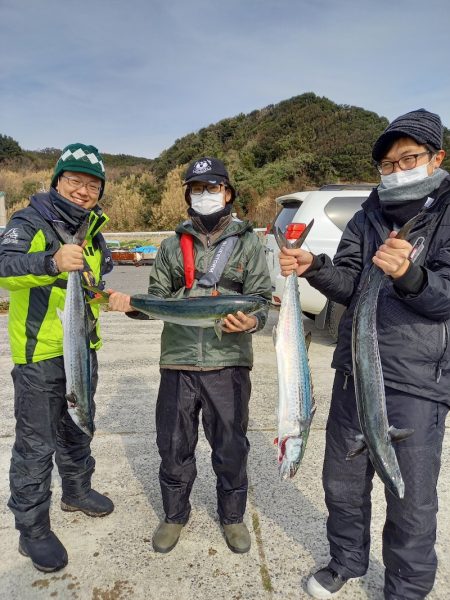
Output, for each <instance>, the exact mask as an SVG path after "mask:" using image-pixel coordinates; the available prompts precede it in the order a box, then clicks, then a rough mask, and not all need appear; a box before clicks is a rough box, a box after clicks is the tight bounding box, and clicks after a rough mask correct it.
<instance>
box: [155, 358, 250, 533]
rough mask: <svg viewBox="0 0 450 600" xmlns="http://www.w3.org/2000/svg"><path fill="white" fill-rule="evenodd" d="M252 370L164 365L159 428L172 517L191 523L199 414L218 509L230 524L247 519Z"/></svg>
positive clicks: (161, 478)
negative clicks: (249, 409) (207, 445)
mask: <svg viewBox="0 0 450 600" xmlns="http://www.w3.org/2000/svg"><path fill="white" fill-rule="evenodd" d="M250 391H251V384H250V374H249V369H248V368H246V367H226V368H224V369H219V370H214V371H181V370H180V371H176V370H171V369H161V383H160V387H159V394H158V401H157V405H156V431H157V444H158V450H159V454H160V456H161V466H160V471H159V481H160V485H161V492H162V498H163V505H164V511H165V514H166V521H167V522H168V523H186V522H187V520H188V519H189V513H190V510H191V505H190V503H189V495H190V492H191V489H192V485H193V483H194V480H195V477H196V475H197V469H196V464H195V447H196V445H197V440H198V424H199V413H200V409H201V410H202V422H203V429H204V431H205V436H206V438H207V440H208V442H209V444H210V446H211V449H212V455H211V460H212V466H213V469H214V472H215V474H216V476H217V506H218V507H217V512H218V514H219V518H220V522H221V523H222V524H224V525H230V524H232V523H241V522H242V520H243V516H244V512H245V506H246V502H247V487H248V482H247V455H248V451H249V447H250V444H249V442H248V440H247V437H246V432H247V426H248V404H249V399H250Z"/></svg>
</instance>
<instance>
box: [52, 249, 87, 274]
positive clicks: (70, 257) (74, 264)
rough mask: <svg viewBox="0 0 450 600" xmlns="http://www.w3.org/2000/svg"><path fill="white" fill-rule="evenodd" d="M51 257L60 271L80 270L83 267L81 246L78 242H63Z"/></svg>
mask: <svg viewBox="0 0 450 600" xmlns="http://www.w3.org/2000/svg"><path fill="white" fill-rule="evenodd" d="M53 258H54V259H55V262H56V265H57V267H58V269H59V272H60V273H68V272H70V271H81V270H82V269H83V268H84V261H83V247H82V246H79V245H78V244H64V245H63V246H61V248H60V249H59V250H58V251H57V252H56V254H55V255H54V256H53Z"/></svg>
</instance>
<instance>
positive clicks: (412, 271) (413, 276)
mask: <svg viewBox="0 0 450 600" xmlns="http://www.w3.org/2000/svg"><path fill="white" fill-rule="evenodd" d="M425 284H426V274H425V271H424V270H423V269H422V267H419V266H418V265H415V264H413V263H409V267H408V270H407V271H406V273H405V274H404V275H402V276H401V277H399V278H398V279H395V280H394V287H395V290H396V291H397V292H399V293H400V294H402V295H405V296H406V295H417V294H419V293H420V292H421V291H422V289H423V288H424V286H425Z"/></svg>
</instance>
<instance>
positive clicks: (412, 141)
mask: <svg viewBox="0 0 450 600" xmlns="http://www.w3.org/2000/svg"><path fill="white" fill-rule="evenodd" d="M442 145H443V128H442V124H441V120H440V118H439V116H438V115H436V114H433V113H430V112H428V111H426V110H424V109H419V110H416V111H412V112H410V113H407V114H405V115H402V116H400V117H398V118H397V119H395V120H394V121H393V122H392V123H391V124H390V125H389V126H388V127H387V128H386V129H385V131H384V132H383V133H382V135H381V136H380V137H379V138H378V140H377V141H376V142H375V144H374V147H373V151H372V156H373V159H374V161H375V164H376V166H377V168H378V170H379V172H380V174H381V183H380V185H379V186H378V187H377V188H376V189H374V190H373V192H372V193H371V195H370V196H369V198H368V199H367V200H366V202H365V203H364V204H363V206H362V210H361V211H359V212H358V213H356V215H355V216H354V217H353V218H352V220H351V221H350V222H349V223H348V225H347V228H346V230H345V231H344V234H343V236H342V239H341V242H340V244H339V247H338V250H337V253H336V256H335V257H334V260H333V262H332V261H331V260H330V259H329V257H328V256H327V255H325V254H321V255H319V256H313V255H312V254H310V253H309V252H306V251H304V250H287V249H283V251H282V253H281V254H280V265H281V270H282V273H283V275H288V274H290V273H291V272H292V271H293V270H296V272H297V274H298V275H299V276H302V277H305V278H306V279H307V280H308V281H309V283H310V284H311V285H312V286H314V287H315V288H317V289H318V290H319V291H321V292H322V293H324V294H325V295H326V296H327V297H328V298H329V299H331V300H333V301H335V302H339V303H341V304H344V305H345V306H346V307H347V310H346V311H345V313H344V315H343V317H342V320H341V323H340V326H339V338H338V343H337V347H336V350H335V353H334V357H333V362H332V367H333V368H335V369H336V376H335V380H334V386H333V394H332V399H331V407H330V413H329V418H328V423H327V433H326V449H325V460H324V467H323V485H324V490H325V501H326V504H327V508H328V512H329V516H328V521H327V536H328V541H329V544H330V554H331V560H330V562H329V564H328V566H327V567H325V568H323V569H320V570H319V571H317V572H316V573H315V574H314V575H312V576H311V577H310V579H309V581H308V584H307V590H308V593H309V594H310V595H311V596H312V597H314V598H331V597H333V596H334V595H336V594H337V593H338V592H339V591H340V590H341V588H342V587H343V586H344V585H345V583H346V582H347V580H348V579H349V578H354V577H360V576H362V575H364V574H365V572H366V571H367V568H368V562H369V551H370V517H371V501H370V492H371V489H372V478H373V475H374V469H373V466H372V464H371V462H370V460H369V456H368V454H367V452H365V453H363V454H362V455H360V456H358V457H357V458H355V459H354V460H351V461H347V460H346V456H347V453H348V452H349V450H351V449H352V448H353V447H354V445H355V437H356V436H357V435H358V434H360V433H361V430H360V426H359V422H358V415H357V409H356V401H355V387H354V381H353V373H352V369H353V367H352V354H351V336H352V318H353V313H354V309H355V306H356V303H357V301H358V298H359V294H360V291H361V285H362V283H363V282H364V280H365V277H366V275H367V272H368V270H369V268H370V267H371V266H372V265H373V264H375V265H376V266H377V267H378V268H380V269H381V270H382V271H383V272H384V273H385V275H386V277H385V279H384V282H383V285H382V287H381V290H380V295H379V300H378V313H377V332H378V343H379V351H380V357H381V363H382V369H383V375H384V382H385V392H386V408H387V414H388V421H389V424H390V425H392V426H394V427H396V428H411V429H413V430H414V433H413V435H411V436H410V437H409V438H408V439H406V440H404V441H402V442H401V443H400V444H398V445H397V444H396V445H395V451H396V455H397V459H398V463H399V466H400V470H401V472H402V476H403V480H404V483H405V495H404V498H403V499H402V500H400V499H398V498H396V497H394V495H393V494H391V493H390V492H389V491H387V490H386V492H385V495H386V502H387V515H386V522H385V525H384V529H383V560H384V565H385V584H384V598H385V599H386V600H400V599H408V600H419V599H423V598H425V597H426V595H427V594H428V593H429V592H430V590H431V589H432V587H433V584H434V579H435V574H436V568H437V558H436V552H435V549H434V544H435V539H436V513H437V507H438V503H437V492H436V486H437V480H438V475H439V469H440V460H441V450H442V442H443V436H444V431H445V418H446V415H447V412H448V409H449V405H450V393H449V389H450V364H449V359H450V344H449V319H450V210H449V204H450V176H449V174H448V173H447V172H446V171H444V170H442V169H440V168H439V167H440V165H441V163H442V161H443V159H444V157H445V152H444V150H442ZM425 203H426V207H425ZM419 211H423V212H422V214H421V217H420V218H419V220H418V221H417V223H416V225H415V226H414V227H413V229H412V231H411V232H410V235H409V236H408V239H407V240H400V239H397V238H396V232H397V231H398V229H400V227H401V226H402V225H404V224H405V223H406V221H408V220H409V219H410V218H412V217H413V216H415V215H416V214H417V213H418V212H419ZM413 247H414V252H415V260H414V262H412V261H411V260H410V259H409V257H410V254H411V251H412V249H413Z"/></svg>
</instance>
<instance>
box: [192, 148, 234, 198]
mask: <svg viewBox="0 0 450 600" xmlns="http://www.w3.org/2000/svg"><path fill="white" fill-rule="evenodd" d="M192 181H204V182H206V183H212V184H217V183H224V184H225V185H226V186H227V187H228V188H229V189H230V190H231V193H232V198H231V201H232V202H233V201H234V199H235V198H236V190H235V189H234V187H233V186H232V185H231V183H230V178H229V176H228V171H227V169H226V168H225V165H224V163H223V162H222V161H221V160H219V159H218V158H213V157H212V156H202V157H201V158H198V159H197V160H195V161H194V162H192V163H191V164H190V165H189V166H188V168H187V170H186V173H185V176H184V181H183V185H187V184H188V183H191V182H192ZM186 195H188V190H186Z"/></svg>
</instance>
